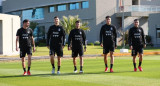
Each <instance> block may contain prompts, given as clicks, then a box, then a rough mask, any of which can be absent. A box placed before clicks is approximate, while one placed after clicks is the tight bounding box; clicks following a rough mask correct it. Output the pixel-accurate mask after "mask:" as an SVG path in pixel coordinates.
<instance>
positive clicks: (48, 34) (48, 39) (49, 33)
mask: <svg viewBox="0 0 160 86" xmlns="http://www.w3.org/2000/svg"><path fill="white" fill-rule="evenodd" d="M50 35H51V27H50V28H49V30H48V33H47V48H48V49H49V41H50Z"/></svg>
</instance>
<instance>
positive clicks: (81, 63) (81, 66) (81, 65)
mask: <svg viewBox="0 0 160 86" xmlns="http://www.w3.org/2000/svg"><path fill="white" fill-rule="evenodd" d="M79 58H80V71H82V70H83V69H82V68H83V57H82V56H80V57H79Z"/></svg>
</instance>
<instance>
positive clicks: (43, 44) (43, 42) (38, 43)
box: [35, 39, 46, 46]
mask: <svg viewBox="0 0 160 86" xmlns="http://www.w3.org/2000/svg"><path fill="white" fill-rule="evenodd" d="M35 45H36V46H46V40H45V39H43V40H39V42H36V43H35Z"/></svg>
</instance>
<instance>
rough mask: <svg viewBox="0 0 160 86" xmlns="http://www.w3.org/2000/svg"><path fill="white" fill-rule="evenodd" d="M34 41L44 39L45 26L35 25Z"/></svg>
mask: <svg viewBox="0 0 160 86" xmlns="http://www.w3.org/2000/svg"><path fill="white" fill-rule="evenodd" d="M33 36H34V41H35V42H39V41H41V40H45V26H37V27H36V28H35V29H34V31H33Z"/></svg>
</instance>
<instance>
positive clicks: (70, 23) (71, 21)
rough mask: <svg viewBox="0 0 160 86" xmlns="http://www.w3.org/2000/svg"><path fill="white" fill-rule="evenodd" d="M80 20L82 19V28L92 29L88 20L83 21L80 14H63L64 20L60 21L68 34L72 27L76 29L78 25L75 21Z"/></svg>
mask: <svg viewBox="0 0 160 86" xmlns="http://www.w3.org/2000/svg"><path fill="white" fill-rule="evenodd" d="M77 20H79V21H81V27H80V28H81V29H82V30H85V31H90V27H89V26H88V22H85V21H82V20H81V19H80V18H79V16H78V15H77V16H68V17H66V16H63V20H62V21H60V24H61V25H62V26H63V28H64V29H65V32H66V33H67V34H69V33H70V31H71V30H72V29H74V28H75V27H76V26H75V22H76V21H77Z"/></svg>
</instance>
